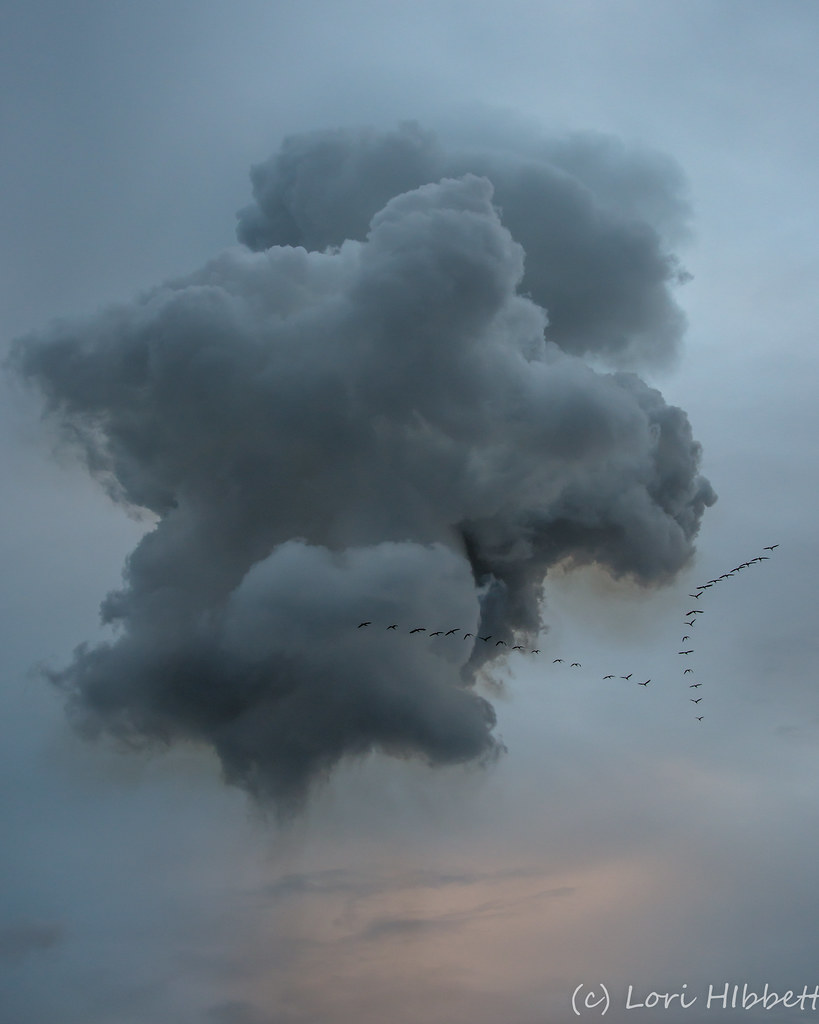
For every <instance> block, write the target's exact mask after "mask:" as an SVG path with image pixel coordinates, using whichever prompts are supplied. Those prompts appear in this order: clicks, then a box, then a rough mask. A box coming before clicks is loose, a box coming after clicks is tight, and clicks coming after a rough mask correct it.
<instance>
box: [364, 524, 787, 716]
mask: <svg viewBox="0 0 819 1024" xmlns="http://www.w3.org/2000/svg"><path fill="white" fill-rule="evenodd" d="M778 547H779V544H769V545H768V546H767V547H765V548H763V551H775V550H776V548H778ZM770 557H771V556H770V555H757V556H756V557H755V558H750V559H748V561H746V562H740V564H739V565H737V566H735V567H734V568H733V569H731V570H730V571H729V572H725V573H722V575H721V576H715V577H714V578H713V579H710V580H708V581H707V582H705V583H700V584H699V585H698V586H697V588H696V591H695V592H694V593H693V594H689V595H688V596H689V597H691V598H693V599H695V600H697V601H699V600H700V598H701V597H702V595H703V594H705V593H707V592H708V591H709V590H710V589H711V588H712V587H715V586H716V585H717V584H718V583H722V582H723V581H724V580H727V579H731V578H732V577H734V576H736V575H737V573H740V572H742V571H743V570H745V569H748V568H749V567H750V566H752V565H754V564H755V563H758V562H764V561H767V560H768V559H770ZM702 614H704V612H703V609H702V608H690V609H689V610H688V611H687V612H686V613H685V617H684V618H685V624H686V626H688V627H692V626H694V625H696V623H697V619H696V616H698V615H702ZM372 624H373V623H372V621H371V620H369V619H368V620H366V621H365V622H360V623H359V624H358V627H357V628H358V629H363V628H364V627H366V626H372ZM386 628H387V631H388V632H389V631H390V630H395V631H397V630H398V629H399V628H400V627H399V625H398V623H397V622H393V623H391V624H390V625H389V626H387V627H386ZM408 632H409V633H410V634H421V633H423V634H426V635H427V636H428V637H438V636H443V637H447V636H448V637H454V638H456V639H461V638H462V639H464V640H469V639H470V638H472V639H474V640H481V641H483V643H485V644H489V643H491V642H492V641H493V640H494V646H495V647H508V648H509V650H511V651H522V652H524V653H527V648H526V647H525V646H524V645H523V644H514V645H513V646H510V645H509V644H507V642H506V641H505V640H499V639H497V638H496V637H493V636H492V634H491V633H490V634H487V635H486V636H479V635H478V634H475V633H465V632H463V630H462V629H461V628H460V627H459V626H455V627H453V628H452V629H446V630H444V629H436V630H433V631H432V632H430V631H429V630H428V629H427V627H426V626H414V627H413V628H412V629H410V630H408ZM459 633H460V634H462V637H458V634H459ZM686 641H688V642H690V641H691V634H690V633H687V634H685V635H684V636H683V637H682V640H681V643H685V642H686ZM694 651H695V649H694V648H693V647H688V648H686V649H685V650H680V651H677V654H679V655H682V656H683V657H686V656H688V655H689V654H694ZM528 653H529V654H540V648H538V647H535V648H530V649H529V650H528ZM552 664H553V665H562V664H565V662H564V659H563V658H553V659H552ZM569 667H570V668H582V664H581V663H580V662H579V661H572V662H570V664H569ZM693 673H694V670H693V669H692V668H685V669H684V670H683V676H686V675H689V674H692V675H693ZM633 674H634V673H633V672H629V673H628V675H625V676H620V677H619V678H620V679H624V680H625V681H626V682H629V681H630V680H631V677H632V675H633ZM614 678H615V676H614V673H608V674H607V675H604V676H603V679H604V680H605V679H614ZM635 682H636V683H637V685H638V686H648V684H649V683H650V682H651V678H648V679H646V680H644V681H643V682H641V681H640V680H635ZM701 686H702V682H691V683H689V684H688V688H689V689H692V690H699V687H701ZM688 699H689V701H690V702H691V703H692V704H694V706H695V707H697V710H699V707H698V705H699V704H700V703H701V701H702V699H703V698H702V697H700V696H696V697H689V698H688ZM704 717H705V716H704V715H697V716H696V719H697V721H698V722H701V721H702V720H703V718H704Z"/></svg>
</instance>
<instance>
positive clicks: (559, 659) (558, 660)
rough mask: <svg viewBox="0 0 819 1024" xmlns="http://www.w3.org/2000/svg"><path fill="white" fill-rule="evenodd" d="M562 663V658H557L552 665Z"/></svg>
mask: <svg viewBox="0 0 819 1024" xmlns="http://www.w3.org/2000/svg"><path fill="white" fill-rule="evenodd" d="M560 661H563V659H562V658H555V660H554V661H553V662H552V664H553V665H557V663H558V662H560Z"/></svg>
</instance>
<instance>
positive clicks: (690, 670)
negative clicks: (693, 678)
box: [683, 668, 694, 675]
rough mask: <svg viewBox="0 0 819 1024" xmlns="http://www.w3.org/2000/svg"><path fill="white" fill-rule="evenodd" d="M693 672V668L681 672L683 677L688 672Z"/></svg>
mask: <svg viewBox="0 0 819 1024" xmlns="http://www.w3.org/2000/svg"><path fill="white" fill-rule="evenodd" d="M693 671H694V669H693V668H687V669H686V670H685V672H683V675H685V674H686V673H688V672H693Z"/></svg>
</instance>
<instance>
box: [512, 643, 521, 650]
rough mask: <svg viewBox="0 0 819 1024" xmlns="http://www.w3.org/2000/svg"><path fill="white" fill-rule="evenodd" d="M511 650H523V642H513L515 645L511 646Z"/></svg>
mask: <svg viewBox="0 0 819 1024" xmlns="http://www.w3.org/2000/svg"><path fill="white" fill-rule="evenodd" d="M512 650H513V651H522V650H523V644H515V646H514V647H513V648H512Z"/></svg>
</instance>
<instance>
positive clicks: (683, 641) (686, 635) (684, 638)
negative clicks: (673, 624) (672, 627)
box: [680, 633, 691, 644]
mask: <svg viewBox="0 0 819 1024" xmlns="http://www.w3.org/2000/svg"><path fill="white" fill-rule="evenodd" d="M690 639H691V637H690V636H689V635H688V633H686V634H685V636H684V637H683V638H682V640H680V643H681V644H683V643H685V641H686V640H690Z"/></svg>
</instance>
